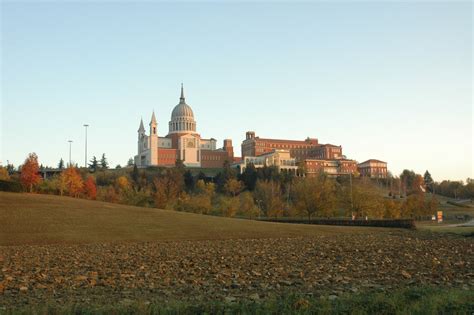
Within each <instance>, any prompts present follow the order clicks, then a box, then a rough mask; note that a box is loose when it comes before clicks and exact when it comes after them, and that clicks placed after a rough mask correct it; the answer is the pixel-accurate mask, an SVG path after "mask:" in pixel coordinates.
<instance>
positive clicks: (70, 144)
mask: <svg viewBox="0 0 474 315" xmlns="http://www.w3.org/2000/svg"><path fill="white" fill-rule="evenodd" d="M67 142H69V167H71V146H72V140H68V141H67Z"/></svg>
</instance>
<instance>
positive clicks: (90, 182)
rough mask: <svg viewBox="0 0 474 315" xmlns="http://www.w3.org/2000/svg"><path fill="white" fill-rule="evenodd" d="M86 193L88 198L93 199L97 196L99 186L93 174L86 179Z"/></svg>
mask: <svg viewBox="0 0 474 315" xmlns="http://www.w3.org/2000/svg"><path fill="white" fill-rule="evenodd" d="M84 194H85V195H86V197H87V198H89V199H93V200H95V198H96V197H97V187H96V185H95V181H94V178H93V177H92V176H88V177H87V179H86V181H85V182H84Z"/></svg>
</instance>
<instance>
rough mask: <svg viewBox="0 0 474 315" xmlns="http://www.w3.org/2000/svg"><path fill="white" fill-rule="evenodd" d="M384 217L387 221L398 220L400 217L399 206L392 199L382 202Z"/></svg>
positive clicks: (398, 203)
mask: <svg viewBox="0 0 474 315" xmlns="http://www.w3.org/2000/svg"><path fill="white" fill-rule="evenodd" d="M383 207H384V217H385V218H389V219H399V218H400V215H401V204H400V202H398V201H395V200H393V199H386V200H384V201H383Z"/></svg>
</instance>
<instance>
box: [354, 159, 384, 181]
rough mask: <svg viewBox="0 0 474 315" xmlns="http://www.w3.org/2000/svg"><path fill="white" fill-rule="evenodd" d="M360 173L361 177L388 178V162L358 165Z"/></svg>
mask: <svg viewBox="0 0 474 315" xmlns="http://www.w3.org/2000/svg"><path fill="white" fill-rule="evenodd" d="M357 168H358V171H359V173H360V175H361V176H367V177H372V178H387V176H388V171H387V162H384V161H379V160H374V159H371V160H367V161H365V162H362V163H360V164H358V165H357Z"/></svg>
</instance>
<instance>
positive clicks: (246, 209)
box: [239, 191, 260, 219]
mask: <svg viewBox="0 0 474 315" xmlns="http://www.w3.org/2000/svg"><path fill="white" fill-rule="evenodd" d="M239 197H240V212H241V213H242V215H244V216H246V217H249V218H250V219H252V218H254V217H256V216H258V214H259V212H260V211H259V209H258V207H257V206H256V205H255V202H254V200H253V195H252V193H251V192H249V191H244V192H243V193H241V194H240V196H239Z"/></svg>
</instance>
